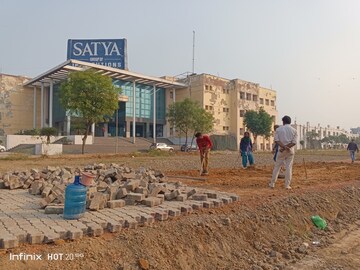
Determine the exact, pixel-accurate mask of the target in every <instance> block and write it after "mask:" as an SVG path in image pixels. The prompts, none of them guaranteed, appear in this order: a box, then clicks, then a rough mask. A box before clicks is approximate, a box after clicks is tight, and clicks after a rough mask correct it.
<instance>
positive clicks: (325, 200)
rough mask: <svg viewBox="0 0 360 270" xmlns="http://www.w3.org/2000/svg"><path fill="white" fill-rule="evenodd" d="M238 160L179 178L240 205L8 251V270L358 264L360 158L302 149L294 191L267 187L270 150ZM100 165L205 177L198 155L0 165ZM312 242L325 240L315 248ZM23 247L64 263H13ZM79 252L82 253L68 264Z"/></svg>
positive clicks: (3, 254) (224, 158) (3, 264)
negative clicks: (320, 221) (318, 220)
mask: <svg viewBox="0 0 360 270" xmlns="http://www.w3.org/2000/svg"><path fill="white" fill-rule="evenodd" d="M236 157H237V156H236V154H233V155H231V154H218V155H213V156H212V161H211V162H212V169H211V171H210V176H208V177H206V178H205V179H206V180H205V181H199V180H189V179H184V180H181V181H182V182H184V183H187V184H188V185H192V186H204V187H207V188H212V189H217V190H225V191H230V192H235V193H237V194H239V195H240V202H238V203H234V204H231V205H228V206H224V207H222V208H219V209H204V210H201V211H197V212H196V213H195V214H192V215H189V216H182V217H180V218H174V219H171V220H168V221H165V222H157V223H155V225H153V226H151V227H141V228H139V229H136V230H123V231H122V232H119V233H116V234H109V233H107V234H105V235H103V236H101V237H98V238H90V237H85V238H84V239H82V240H79V241H58V242H56V243H54V244H49V245H33V246H31V245H24V246H21V247H18V248H15V249H13V250H7V251H0V269H255V270H257V269H360V260H359V259H358V258H359V256H358V255H359V254H360V249H359V244H360V229H359V225H360V222H359V220H360V212H359V211H358V209H359V207H360V200H359V198H360V197H359V195H360V181H359V180H360V173H359V171H360V163H355V164H350V163H349V162H348V161H346V158H347V156H344V155H337V154H336V155H333V154H331V155H326V154H325V155H324V154H323V153H322V154H314V155H311V156H309V155H304V156H303V157H305V161H306V164H305V166H306V171H305V166H304V163H303V160H302V156H301V155H298V157H297V162H298V163H296V164H295V165H294V179H293V182H292V187H293V189H292V190H291V191H287V190H285V189H284V182H283V180H280V179H279V181H278V182H277V185H276V188H275V189H269V188H268V187H267V184H268V181H269V178H270V175H271V170H272V163H271V156H270V155H267V154H263V155H260V154H258V155H257V156H256V158H257V166H256V167H255V168H250V169H247V170H243V169H239V168H234V167H235V166H234V165H236V164H237V162H236V161H237V160H236ZM316 160H318V161H316ZM331 160H340V161H331ZM342 160H345V161H342ZM99 161H102V162H103V163H110V162H119V163H122V162H123V163H125V164H128V165H129V166H146V165H149V166H152V167H157V166H158V167H157V168H159V167H161V168H162V169H163V170H164V171H166V174H167V175H173V176H174V175H176V176H188V177H196V178H198V177H199V175H198V174H199V172H198V171H197V169H196V168H197V167H198V157H197V155H196V154H193V155H176V156H170V157H165V158H164V157H135V158H131V157H128V156H124V157H120V156H110V157H109V156H108V157H104V156H87V157H86V158H85V159H84V158H79V157H77V158H75V157H74V158H73V157H67V158H58V159H44V160H21V161H7V160H6V161H2V162H1V163H0V171H1V172H4V171H5V170H9V169H11V168H14V169H15V168H16V169H19V167H20V168H28V167H44V166H46V165H64V164H66V165H73V166H74V165H81V164H89V163H91V162H99ZM169 179H171V181H178V180H179V179H177V178H169ZM315 214H317V215H320V216H322V217H324V218H325V219H326V220H327V221H328V224H329V226H328V228H327V229H326V230H325V231H321V230H319V229H317V228H316V227H315V226H314V225H313V224H312V223H311V220H310V217H311V216H312V215H315ZM314 241H319V242H320V244H316V245H314V244H312V242H314ZM20 252H24V253H27V254H33V253H35V254H43V255H44V256H46V255H47V254H54V253H64V254H66V255H67V257H66V258H65V259H63V260H58V261H49V260H43V261H11V260H9V256H10V253H12V254H18V253H20ZM69 254H72V255H69ZM72 256H73V257H74V259H73V260H68V259H70V258H71V257H72ZM147 264H148V265H147ZM140 266H142V268H141V267H140Z"/></svg>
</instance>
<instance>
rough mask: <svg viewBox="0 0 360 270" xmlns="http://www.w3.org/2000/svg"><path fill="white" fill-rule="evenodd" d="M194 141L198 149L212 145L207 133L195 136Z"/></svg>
mask: <svg viewBox="0 0 360 270" xmlns="http://www.w3.org/2000/svg"><path fill="white" fill-rule="evenodd" d="M196 143H197V145H198V147H199V150H200V151H201V150H203V149H205V148H209V149H210V148H211V147H212V146H213V144H212V142H211V140H210V137H209V136H208V135H203V136H202V138H201V139H200V138H197V139H196Z"/></svg>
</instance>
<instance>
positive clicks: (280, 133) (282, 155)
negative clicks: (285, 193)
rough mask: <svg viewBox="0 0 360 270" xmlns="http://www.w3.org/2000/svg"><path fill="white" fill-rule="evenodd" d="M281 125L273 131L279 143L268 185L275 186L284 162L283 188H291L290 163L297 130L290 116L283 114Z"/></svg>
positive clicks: (292, 157)
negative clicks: (292, 124)
mask: <svg viewBox="0 0 360 270" xmlns="http://www.w3.org/2000/svg"><path fill="white" fill-rule="evenodd" d="M282 121H283V126H280V127H278V128H277V129H276V131H275V136H274V140H275V143H276V144H278V145H279V147H280V149H279V152H278V155H277V157H276V161H275V166H274V170H273V173H272V178H271V182H270V184H269V186H270V187H271V188H274V187H275V182H276V180H277V178H278V176H279V172H280V168H281V165H283V164H285V188H286V189H291V186H290V183H291V177H292V165H293V162H294V154H295V149H294V146H295V145H296V140H297V132H296V129H294V128H293V127H292V126H290V124H291V118H290V117H289V116H287V115H286V116H284V117H283V118H282Z"/></svg>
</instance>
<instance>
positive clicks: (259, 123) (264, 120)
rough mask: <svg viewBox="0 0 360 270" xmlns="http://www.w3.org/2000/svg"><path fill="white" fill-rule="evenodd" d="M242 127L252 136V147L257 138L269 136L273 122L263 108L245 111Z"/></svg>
mask: <svg viewBox="0 0 360 270" xmlns="http://www.w3.org/2000/svg"><path fill="white" fill-rule="evenodd" d="M244 125H245V126H246V128H247V129H248V130H249V131H250V132H251V133H252V134H253V136H254V145H256V139H257V137H258V136H264V137H265V138H269V137H270V135H271V128H272V125H273V120H272V118H271V116H270V114H268V113H267V112H266V111H265V110H264V108H263V107H261V108H260V110H259V111H258V112H257V111H253V110H250V111H247V112H246V113H245V114H244Z"/></svg>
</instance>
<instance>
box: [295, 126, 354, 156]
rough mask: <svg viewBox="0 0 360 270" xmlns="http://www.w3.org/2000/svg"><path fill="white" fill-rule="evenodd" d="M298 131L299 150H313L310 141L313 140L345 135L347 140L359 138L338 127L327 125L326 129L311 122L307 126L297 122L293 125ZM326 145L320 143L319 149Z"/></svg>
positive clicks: (297, 146)
mask: <svg viewBox="0 0 360 270" xmlns="http://www.w3.org/2000/svg"><path fill="white" fill-rule="evenodd" d="M292 127H294V128H295V129H296V130H297V133H298V138H297V143H296V148H297V149H306V148H311V146H310V145H309V144H310V141H311V139H313V140H316V141H321V140H322V139H324V138H325V137H330V136H340V135H345V136H346V137H347V138H349V139H351V138H357V137H358V136H359V135H357V134H354V133H351V132H349V131H347V130H345V129H342V128H340V127H339V126H337V127H336V128H334V127H330V125H327V126H326V127H322V126H320V124H318V125H317V126H311V125H310V122H307V123H306V125H301V124H297V123H296V122H295V123H294V124H293V125H292ZM323 146H324V145H321V144H320V143H319V147H323Z"/></svg>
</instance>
